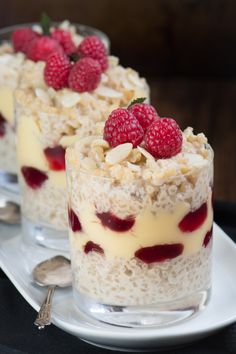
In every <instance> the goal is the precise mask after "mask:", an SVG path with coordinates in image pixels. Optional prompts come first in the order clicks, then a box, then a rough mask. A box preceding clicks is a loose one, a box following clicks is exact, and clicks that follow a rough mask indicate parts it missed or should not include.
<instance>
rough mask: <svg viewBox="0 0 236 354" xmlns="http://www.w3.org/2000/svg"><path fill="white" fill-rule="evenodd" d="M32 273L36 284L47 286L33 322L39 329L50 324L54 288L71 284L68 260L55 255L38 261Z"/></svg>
mask: <svg viewBox="0 0 236 354" xmlns="http://www.w3.org/2000/svg"><path fill="white" fill-rule="evenodd" d="M32 275H33V279H34V281H35V283H36V284H38V285H40V286H47V287H48V291H47V296H46V298H45V300H44V302H43V304H42V306H41V308H40V310H39V313H38V316H37V318H36V320H35V322H34V324H35V325H36V326H38V328H39V329H42V328H44V327H45V326H47V325H50V324H51V306H52V297H53V294H54V290H55V288H56V287H57V286H58V287H61V288H65V287H68V286H71V283H72V273H71V267H70V261H69V259H67V258H65V257H64V256H61V255H59V256H55V257H53V258H50V259H47V260H45V261H43V262H41V263H39V264H38V265H37V266H36V267H35V268H34V269H33V273H32Z"/></svg>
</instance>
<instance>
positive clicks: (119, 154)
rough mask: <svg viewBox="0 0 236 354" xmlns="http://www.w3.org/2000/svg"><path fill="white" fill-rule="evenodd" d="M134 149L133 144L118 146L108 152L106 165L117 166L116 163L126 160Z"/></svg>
mask: <svg viewBox="0 0 236 354" xmlns="http://www.w3.org/2000/svg"><path fill="white" fill-rule="evenodd" d="M132 148H133V144H131V143H125V144H121V145H118V146H116V147H115V148H114V149H112V150H110V151H108V153H107V155H106V159H105V160H106V163H108V164H109V165H115V164H116V163H119V162H121V161H123V160H125V159H126V158H127V157H128V156H129V154H130V152H131V151H132Z"/></svg>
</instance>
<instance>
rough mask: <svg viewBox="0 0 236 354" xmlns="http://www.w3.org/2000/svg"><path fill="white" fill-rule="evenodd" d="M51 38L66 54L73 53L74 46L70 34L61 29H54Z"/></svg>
mask: <svg viewBox="0 0 236 354" xmlns="http://www.w3.org/2000/svg"><path fill="white" fill-rule="evenodd" d="M52 38H53V39H55V40H56V41H57V42H58V43H60V45H61V46H62V48H63V49H64V52H65V53H66V54H68V55H70V54H72V53H75V51H76V45H75V43H74V42H73V40H72V36H71V33H70V32H69V31H66V30H64V29H62V28H55V29H54V31H53V32H52Z"/></svg>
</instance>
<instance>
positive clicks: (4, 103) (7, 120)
mask: <svg viewBox="0 0 236 354" xmlns="http://www.w3.org/2000/svg"><path fill="white" fill-rule="evenodd" d="M17 28H18V26H12V27H7V28H3V29H1V30H0V74H1V75H0V192H1V195H2V198H3V197H4V198H6V200H12V201H15V202H19V199H18V196H17V194H18V193H19V190H18V181H17V162H16V147H15V132H14V104H13V91H14V89H16V88H17V86H18V84H19V74H20V68H21V65H22V63H23V61H24V55H23V54H22V53H21V54H19V53H18V54H17V55H13V50H12V47H11V46H9V43H10V39H11V35H12V32H13V31H14V30H15V29H17Z"/></svg>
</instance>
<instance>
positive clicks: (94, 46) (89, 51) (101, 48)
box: [78, 36, 108, 71]
mask: <svg viewBox="0 0 236 354" xmlns="http://www.w3.org/2000/svg"><path fill="white" fill-rule="evenodd" d="M78 54H79V56H81V57H90V58H92V59H95V60H97V61H98V62H99V64H100V65H101V69H102V71H105V70H107V68H108V58H107V50H106V48H105V45H104V44H103V42H102V41H101V39H100V38H99V37H97V36H88V37H86V38H85V39H84V40H83V41H82V42H81V43H80V45H79V47H78Z"/></svg>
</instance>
